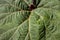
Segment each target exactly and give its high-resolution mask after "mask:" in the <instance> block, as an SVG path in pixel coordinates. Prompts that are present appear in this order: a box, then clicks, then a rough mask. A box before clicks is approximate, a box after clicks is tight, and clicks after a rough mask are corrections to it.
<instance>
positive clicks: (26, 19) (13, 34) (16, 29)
mask: <svg viewBox="0 0 60 40" xmlns="http://www.w3.org/2000/svg"><path fill="white" fill-rule="evenodd" d="M27 20H28V19H26V20H25V21H24V22H26V21H27ZM24 22H22V23H21V24H20V25H18V27H17V29H16V31H15V32H14V34H15V33H16V32H17V31H18V30H19V28H20V27H21V25H23V23H24ZM14 34H13V35H14ZM13 35H12V36H11V37H13ZM11 37H10V38H11ZM10 38H9V39H10Z"/></svg>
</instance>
